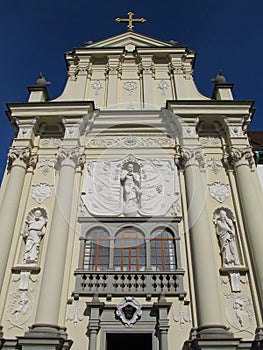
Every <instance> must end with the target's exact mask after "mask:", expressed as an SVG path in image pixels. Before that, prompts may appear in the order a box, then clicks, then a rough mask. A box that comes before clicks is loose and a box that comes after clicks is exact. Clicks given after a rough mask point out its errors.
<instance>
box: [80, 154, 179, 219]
mask: <svg viewBox="0 0 263 350" xmlns="http://www.w3.org/2000/svg"><path fill="white" fill-rule="evenodd" d="M81 198H82V201H83V203H84V205H85V206H86V208H87V209H88V211H89V212H90V213H91V214H92V215H96V216H97V215H98V216H112V215H113V216H118V215H121V214H122V213H123V214H124V215H125V216H134V215H136V214H137V213H138V214H140V215H142V216H159V215H165V214H166V213H167V212H168V210H169V209H170V208H171V207H172V205H173V203H174V202H176V200H178V198H179V182H178V175H177V169H176V167H175V165H174V163H173V162H172V161H170V160H157V159H152V160H146V159H138V158H135V157H133V156H128V157H126V158H125V159H123V160H116V161H98V162H89V163H88V166H87V168H86V171H85V173H84V180H83V188H82V195H81Z"/></svg>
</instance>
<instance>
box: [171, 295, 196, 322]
mask: <svg viewBox="0 0 263 350" xmlns="http://www.w3.org/2000/svg"><path fill="white" fill-rule="evenodd" d="M172 314H173V320H174V322H176V323H179V324H180V327H181V328H184V326H185V324H186V323H191V322H192V317H191V308H190V302H186V301H184V300H181V301H180V302H179V304H175V303H173V304H172Z"/></svg>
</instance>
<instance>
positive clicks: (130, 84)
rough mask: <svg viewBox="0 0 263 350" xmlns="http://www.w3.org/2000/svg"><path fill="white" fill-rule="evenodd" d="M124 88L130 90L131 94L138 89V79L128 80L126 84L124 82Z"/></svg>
mask: <svg viewBox="0 0 263 350" xmlns="http://www.w3.org/2000/svg"><path fill="white" fill-rule="evenodd" d="M123 88H124V89H125V90H126V91H128V94H129V95H131V94H132V92H133V91H134V90H136V89H137V83H136V81H133V80H127V81H126V82H125V83H124V84H123Z"/></svg>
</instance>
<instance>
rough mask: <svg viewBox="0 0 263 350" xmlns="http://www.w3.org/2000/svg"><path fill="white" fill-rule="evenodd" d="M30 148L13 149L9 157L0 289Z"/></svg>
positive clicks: (0, 211)
mask: <svg viewBox="0 0 263 350" xmlns="http://www.w3.org/2000/svg"><path fill="white" fill-rule="evenodd" d="M30 157H31V155H30V150H29V148H22V149H15V148H12V149H11V150H10V152H9V155H8V166H7V169H8V171H9V172H10V174H9V175H8V176H9V179H8V182H7V185H6V190H5V194H4V197H3V200H2V205H1V207H0V223H1V235H0V237H1V244H0V257H1V264H0V289H1V287H2V283H3V279H4V275H5V270H6V264H7V260H8V256H9V251H10V248H11V243H12V238H13V234H14V229H15V225H16V219H17V214H18V209H19V204H20V198H21V194H22V190H23V185H24V179H25V174H26V170H27V167H28V166H29V165H30Z"/></svg>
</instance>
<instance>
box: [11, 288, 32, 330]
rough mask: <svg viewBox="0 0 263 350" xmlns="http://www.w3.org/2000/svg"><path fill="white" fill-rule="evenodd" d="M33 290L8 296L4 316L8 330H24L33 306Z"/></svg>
mask: <svg viewBox="0 0 263 350" xmlns="http://www.w3.org/2000/svg"><path fill="white" fill-rule="evenodd" d="M33 293H34V290H32V289H30V290H27V291H17V292H13V293H11V294H10V299H9V303H8V306H7V311H6V316H7V320H8V322H9V325H10V327H9V329H11V328H20V329H23V330H25V329H26V327H27V323H28V321H29V320H30V318H31V316H32V313H33V310H34V306H35V298H34V295H33Z"/></svg>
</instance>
